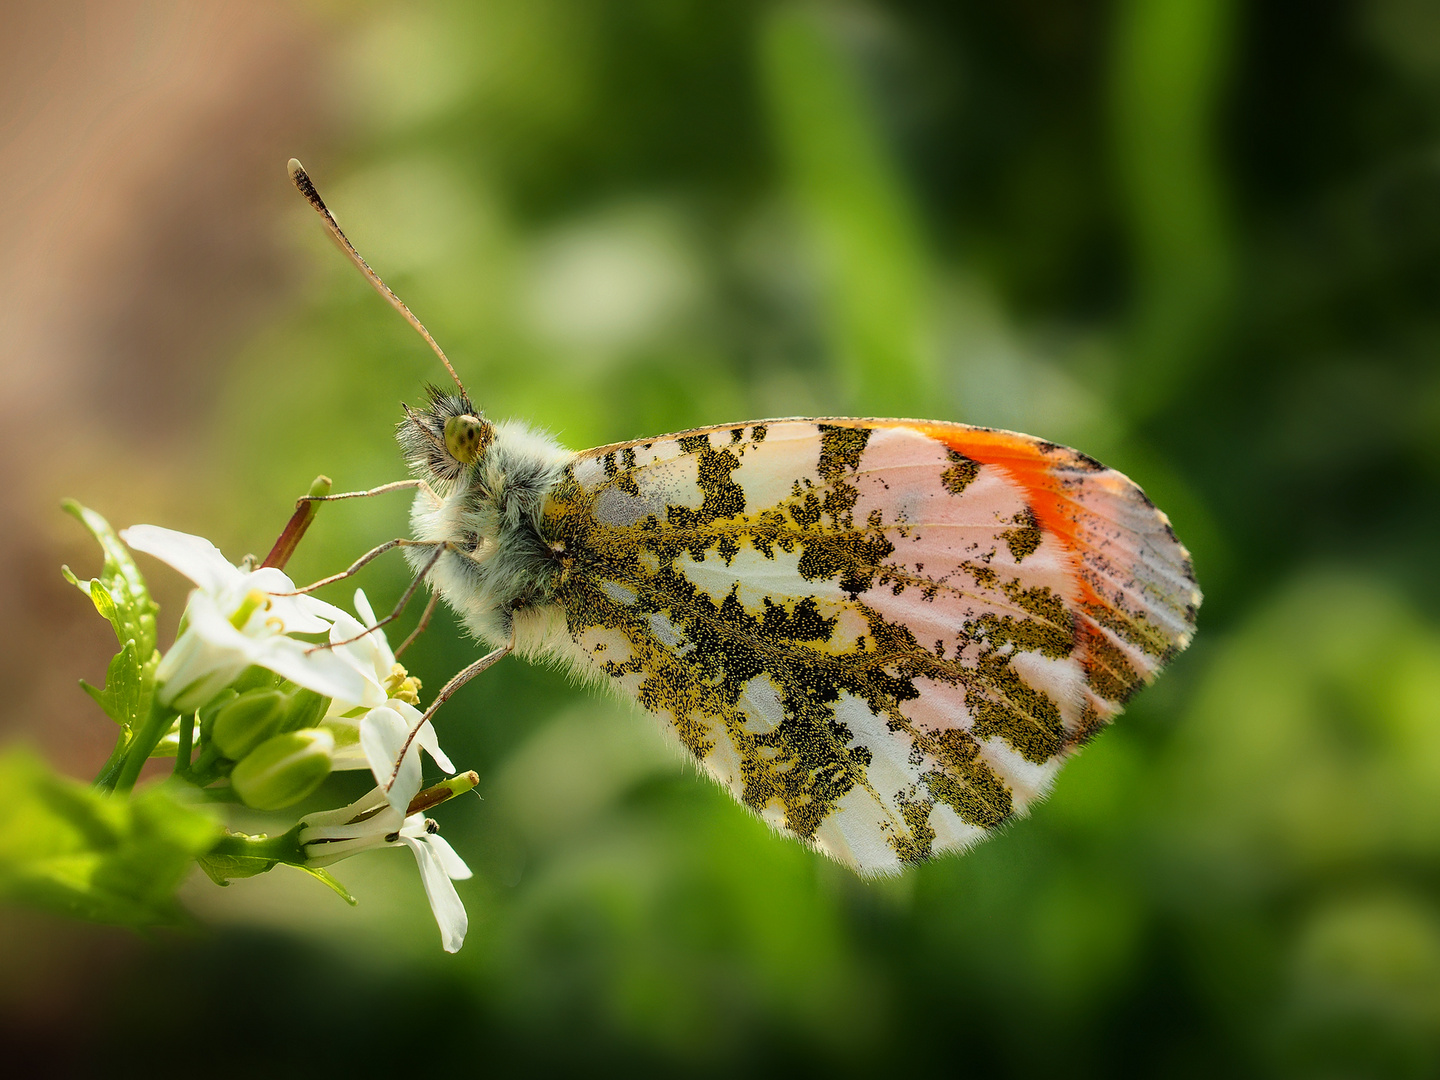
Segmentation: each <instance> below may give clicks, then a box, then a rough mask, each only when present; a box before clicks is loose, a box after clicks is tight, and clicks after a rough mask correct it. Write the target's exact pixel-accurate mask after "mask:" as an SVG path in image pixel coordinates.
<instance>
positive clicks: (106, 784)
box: [95, 728, 134, 791]
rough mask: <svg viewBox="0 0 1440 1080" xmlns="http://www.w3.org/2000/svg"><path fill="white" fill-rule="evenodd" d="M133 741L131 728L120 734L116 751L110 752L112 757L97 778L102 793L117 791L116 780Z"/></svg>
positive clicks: (116, 741) (96, 781) (97, 785)
mask: <svg viewBox="0 0 1440 1080" xmlns="http://www.w3.org/2000/svg"><path fill="white" fill-rule="evenodd" d="M133 741H134V739H133V737H132V736H131V734H130V729H129V728H125V729H124V730H122V731H121V732H120V737H119V738H118V739H116V740H115V749H114V750H111V751H110V757H109V758H108V759H107V760H106V762H105V764H104V766H102V767H101V769H100V774H99V775H98V776H96V777H95V786H96V787H97V788H99V789H100V790H101V791H113V790H115V780H116V778H117V777H118V776H119V775H120V768H121V766H122V765H124V763H125V752H126V751H127V750H129V749H130V744H131V742H133Z"/></svg>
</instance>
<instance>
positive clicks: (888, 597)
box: [290, 159, 1200, 875]
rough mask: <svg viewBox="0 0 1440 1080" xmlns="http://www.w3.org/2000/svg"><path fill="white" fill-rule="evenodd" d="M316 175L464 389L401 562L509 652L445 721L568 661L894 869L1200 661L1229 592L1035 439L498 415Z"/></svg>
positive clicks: (1001, 819)
mask: <svg viewBox="0 0 1440 1080" xmlns="http://www.w3.org/2000/svg"><path fill="white" fill-rule="evenodd" d="M290 172H291V176H292V178H293V179H294V181H295V183H296V185H297V186H298V187H299V188H300V190H301V191H302V193H304V194H305V196H306V198H307V199H309V201H310V202H311V204H312V205H313V206H314V207H315V209H316V210H318V211H319V212H320V213H321V215H322V216H323V217H324V219H325V221H326V225H327V227H328V228H329V229H330V232H331V235H332V236H333V237H334V238H335V239H336V240H337V242H339V243H340V245H341V247H342V248H343V249H344V250H345V251H346V253H347V254H348V255H349V256H350V257H351V259H352V260H353V261H354V262H355V263H356V265H357V266H359V267H360V268H361V269H362V271H363V272H364V273H365V274H366V276H367V277H368V278H369V279H370V281H371V283H372V284H373V285H375V287H376V288H377V289H379V290H380V292H381V293H382V295H384V296H385V297H386V299H387V300H389V301H390V303H392V304H393V305H394V306H395V307H396V308H397V309H398V310H399V311H400V312H401V313H402V314H403V315H404V316H405V317H406V318H407V319H408V320H409V321H410V322H411V323H412V325H414V326H415V327H416V328H417V329H418V330H419V331H420V332H421V333H422V334H423V336H424V337H425V339H426V340H427V341H428V342H430V344H431V347H432V348H434V349H435V351H436V353H437V354H438V355H439V356H440V358H441V360H442V361H443V362H444V364H445V367H446V369H447V370H448V371H449V372H450V374H451V376H452V377H453V378H454V380H455V383H456V390H455V391H454V392H451V391H442V390H438V389H432V390H431V394H430V401H429V404H428V406H427V407H426V408H424V409H420V410H410V409H407V410H406V417H405V419H404V421H402V422H401V424H400V427H399V433H398V434H399V440H400V443H401V446H402V447H403V449H404V454H405V458H406V461H407V463H408V464H409V466H410V469H411V472H412V475H413V476H414V479H413V480H411V481H403V482H401V483H400V484H393V485H386V487H385V489H384V490H390V489H393V488H395V487H401V486H405V487H413V488H416V489H417V492H416V497H415V502H414V505H413V507H412V510H411V523H412V526H413V529H414V533H415V536H414V538H413V539H409V540H404V541H394V542H392V543H391V544H389V545H384V546H383V547H384V548H389V547H394V546H402V547H404V548H405V551H406V555H407V558H408V559H409V560H410V562H411V565H412V566H413V567H414V569H415V570H416V572H417V581H418V580H419V579H423V580H424V581H426V582H427V583H428V584H429V585H430V587H431V588H432V589H433V590H434V592H435V594H436V595H437V596H439V597H441V598H443V599H444V600H445V602H446V603H447V604H449V605H450V607H452V608H453V609H454V610H455V611H456V612H457V613H458V614H459V615H460V617H461V618H462V619H463V620H464V621H465V624H466V626H467V627H468V628H469V629H470V631H471V632H473V633H474V634H475V635H476V636H477V637H478V638H480V639H481V640H483V641H485V642H487V643H489V644H490V645H491V646H493V647H494V649H493V651H492V652H490V653H487V654H486V655H485V656H482V657H481V658H480V659H479V660H477V661H476V662H475V663H474V664H471V665H470V667H468V668H466V669H465V670H464V671H462V672H461V673H460V674H459V675H457V676H456V677H455V679H453V680H451V683H450V684H449V685H447V686H446V688H445V689H444V690H442V691H441V692H440V694H439V695H438V696H437V698H436V701H435V703H434V704H433V705H432V706H431V708H430V710H429V711H428V712H427V714H426V716H427V717H428V716H430V715H432V714H433V713H434V711H435V709H437V708H438V707H439V705H440V704H441V703H443V702H444V700H446V699H447V698H448V697H449V696H450V695H451V694H452V693H453V692H454V690H455V689H456V688H457V687H458V686H459V685H462V684H463V682H464V681H466V680H467V679H468V678H471V677H473V676H474V675H475V674H478V673H479V672H480V671H482V670H484V669H485V668H486V667H488V666H490V664H492V663H494V662H495V661H496V660H498V659H500V658H501V657H503V656H504V655H506V654H508V653H509V652H512V651H514V652H517V653H519V654H520V655H522V656H526V657H529V658H532V659H537V660H550V661H553V662H557V663H559V664H561V665H563V666H564V667H566V668H567V669H569V670H570V671H572V672H574V673H576V674H577V675H578V676H580V677H581V678H582V679H584V680H586V681H588V682H590V683H594V684H599V685H605V686H608V687H610V688H612V689H613V690H614V691H615V692H617V693H619V694H620V695H622V696H623V697H626V698H628V699H630V700H632V701H635V702H637V703H638V704H639V705H640V706H641V707H642V708H644V709H645V710H646V711H648V712H650V713H652V714H653V715H654V716H656V717H657V718H658V719H659V720H660V721H661V724H662V726H663V727H664V728H666V729H667V730H668V731H669V732H670V733H671V734H672V735H673V736H674V737H675V738H677V739H678V740H679V741H680V743H681V744H682V745H683V746H684V747H685V748H686V749H687V750H688V751H689V752H690V753H691V754H693V755H694V757H695V759H696V760H697V761H698V762H699V763H700V764H701V765H702V766H703V767H704V769H705V770H706V771H707V772H708V773H709V774H710V775H711V776H713V777H714V778H715V779H716V780H717V781H719V783H720V784H722V785H723V786H724V787H725V788H726V789H728V790H729V791H730V793H731V794H732V795H734V796H735V798H736V799H738V800H739V801H740V802H742V803H743V804H744V805H746V806H747V807H749V808H750V809H751V810H753V811H755V812H756V813H757V814H759V815H760V816H761V817H762V818H764V820H765V821H767V822H769V823H770V824H771V825H772V826H773V827H774V828H776V829H777V830H779V831H781V832H783V833H786V834H787V835H790V836H794V837H797V838H799V839H800V840H802V841H804V842H805V843H807V844H809V845H810V846H812V847H813V848H815V849H816V850H818V851H822V852H824V853H825V854H826V855H829V856H830V857H831V858H834V859H836V860H838V861H839V862H842V863H844V864H845V865H847V866H849V867H851V868H852V869H854V870H856V871H857V872H859V873H860V874H863V875H876V874H887V873H893V872H896V871H899V870H901V869H903V868H904V867H905V866H907V865H909V864H912V863H916V862H919V861H922V860H924V859H927V858H929V857H931V856H932V855H938V854H942V853H945V852H951V851H959V850H962V849H964V848H966V847H968V846H969V845H971V844H973V843H975V842H976V841H977V840H980V839H981V838H983V837H985V836H987V835H988V834H989V833H991V832H993V831H994V830H996V829H998V828H999V827H1000V826H1001V825H1003V824H1004V823H1005V822H1007V821H1009V820H1011V819H1012V818H1014V817H1016V816H1017V815H1020V814H1023V813H1025V811H1026V810H1027V808H1028V807H1029V806H1030V805H1031V804H1032V803H1033V802H1035V801H1036V800H1038V799H1040V798H1041V797H1042V796H1043V795H1044V794H1045V792H1046V791H1047V789H1048V788H1049V786H1050V784H1051V783H1052V782H1053V780H1054V778H1055V775H1056V773H1057V772H1058V771H1059V769H1060V766H1061V764H1062V763H1063V762H1064V761H1065V759H1066V758H1067V757H1068V756H1069V755H1070V754H1071V753H1073V752H1074V751H1075V750H1076V749H1077V748H1078V747H1079V746H1080V745H1082V744H1083V743H1084V742H1085V741H1086V740H1087V739H1089V738H1090V737H1091V736H1093V735H1094V734H1095V733H1096V732H1098V731H1099V730H1100V728H1101V727H1103V726H1104V725H1105V724H1106V723H1107V722H1108V721H1109V720H1110V719H1111V718H1112V717H1114V716H1115V715H1116V714H1118V713H1119V712H1120V710H1121V708H1122V706H1123V705H1124V703H1125V702H1126V701H1127V700H1128V699H1129V697H1130V696H1131V695H1132V694H1133V693H1134V692H1135V691H1136V690H1137V689H1138V688H1139V687H1140V686H1142V685H1144V684H1145V683H1148V682H1149V681H1150V680H1151V679H1153V678H1154V677H1155V675H1156V673H1157V672H1158V671H1159V670H1160V668H1161V667H1162V666H1164V664H1165V663H1166V662H1167V661H1168V660H1169V659H1170V658H1171V657H1173V656H1174V655H1175V654H1176V653H1178V652H1179V651H1180V650H1181V649H1184V648H1185V647H1186V645H1188V644H1189V642H1190V638H1191V636H1192V634H1193V633H1194V629H1195V614H1196V609H1197V608H1198V606H1199V604H1200V591H1199V589H1198V588H1197V587H1196V584H1195V576H1194V572H1193V568H1192V566H1191V561H1190V556H1189V554H1188V553H1187V552H1186V550H1185V548H1184V546H1183V545H1182V544H1181V543H1180V541H1179V540H1178V539H1177V538H1176V536H1175V533H1174V531H1173V530H1172V529H1171V527H1170V522H1169V520H1168V519H1167V518H1166V516H1165V515H1164V514H1163V513H1162V512H1161V511H1160V510H1158V509H1157V508H1156V507H1155V505H1154V504H1153V503H1151V501H1150V500H1149V499H1148V498H1146V496H1145V494H1144V492H1142V491H1141V490H1140V488H1139V487H1137V486H1136V485H1135V484H1134V483H1132V482H1131V481H1130V480H1129V479H1127V478H1126V477H1125V476H1123V475H1121V474H1120V473H1118V472H1116V471H1115V470H1113V469H1107V468H1106V467H1104V466H1103V465H1101V464H1100V463H1099V462H1097V461H1095V460H1094V459H1093V458H1090V457H1087V456H1085V455H1084V454H1081V453H1079V452H1077V451H1075V450H1070V449H1067V448H1065V447H1063V446H1057V445H1055V444H1054V443H1049V442H1045V441H1044V440H1041V439H1036V438H1032V437H1031V436H1029V435H1019V434H1016V433H1014V432H1009V431H998V430H994V429H991V428H981V427H970V426H967V425H964V424H952V423H945V422H941V421H931V420H884V419H842V418H826V419H815V418H792V419H783V420H763V421H746V422H745V423H739V424H726V425H721V426H717V427H709V428H698V429H696V430H693V431H686V432H680V433H678V434H674V435H662V436H658V437H656V438H653V439H643V440H639V441H636V442H627V443H619V444H616V445H614V446H603V447H599V448H598V449H594V450H585V451H582V452H580V453H575V452H573V451H570V450H567V449H565V448H563V447H561V446H560V445H559V444H557V443H556V442H554V441H553V440H552V439H550V438H549V437H548V436H545V435H542V434H539V433H537V432H535V431H534V430H532V429H531V428H529V427H528V426H526V425H525V424H523V423H519V422H515V421H505V422H500V423H492V422H491V421H489V420H487V419H485V417H484V415H483V413H482V412H481V411H480V409H478V408H477V407H476V406H475V405H474V404H473V403H472V402H471V400H470V398H469V396H468V395H467V394H466V392H465V389H464V387H463V386H462V385H461V384H460V380H459V377H458V376H457V375H456V374H455V370H454V368H453V367H452V366H451V365H450V362H449V360H448V359H446V358H445V355H444V353H443V352H442V351H441V350H440V348H439V346H438V345H436V344H435V342H434V339H433V338H431V336H430V335H429V333H428V332H426V331H425V329H424V327H423V326H421V325H420V323H419V320H417V319H416V318H415V317H414V315H413V314H411V312H410V310H409V308H407V307H406V306H405V305H404V304H403V303H402V302H401V301H400V300H399V298H398V297H396V296H395V295H394V293H392V292H390V290H389V289H388V288H386V287H385V285H384V283H383V282H381V281H380V279H379V278H378V277H377V276H376V275H375V273H374V271H372V270H371V269H370V267H369V266H368V265H366V263H365V261H364V260H363V259H362V258H361V257H360V256H359V254H358V253H357V252H356V251H355V249H354V248H353V247H352V246H351V245H350V243H349V241H348V240H346V239H345V236H344V233H343V232H341V230H340V228H339V226H338V224H336V223H335V220H334V218H333V217H332V216H331V215H330V212H329V211H328V210H327V209H326V207H325V204H324V202H323V201H322V200H321V199H320V196H319V195H318V194H317V193H316V191H315V188H314V185H313V184H312V183H311V182H310V179H309V177H308V176H307V175H306V174H305V172H304V170H303V168H302V167H301V166H300V163H299V162H298V161H294V160H293V159H292V161H291V162H290ZM377 490H381V489H377ZM354 494H364V493H354ZM330 497H331V498H337V497H345V496H330ZM376 550H377V552H378V551H379V550H381V549H376ZM372 554H373V553H372ZM363 561H365V560H362V562H363ZM358 565H359V564H357V566H358ZM353 569H354V568H352V570H353ZM408 595H409V594H408V593H407V596H408ZM432 603H433V598H432Z"/></svg>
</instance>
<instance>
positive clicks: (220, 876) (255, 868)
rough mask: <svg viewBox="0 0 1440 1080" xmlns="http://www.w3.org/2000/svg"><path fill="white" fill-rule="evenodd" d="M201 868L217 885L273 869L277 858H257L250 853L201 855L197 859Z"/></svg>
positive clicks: (227, 883)
mask: <svg viewBox="0 0 1440 1080" xmlns="http://www.w3.org/2000/svg"><path fill="white" fill-rule="evenodd" d="M197 861H198V862H199V863H200V869H202V870H204V871H205V873H206V874H207V875H209V877H210V880H211V881H213V882H215V884H216V885H229V884H230V882H231V881H233V880H234V879H235V878H246V877H254V876H255V875H256V874H264V873H266V872H268V871H270V870H273V869H274V868H275V866H276V860H275V859H256V858H251V857H250V856H248V855H218V854H215V853H213V852H212V853H211V854H209V855H201V856H200V858H199V859H198V860H197Z"/></svg>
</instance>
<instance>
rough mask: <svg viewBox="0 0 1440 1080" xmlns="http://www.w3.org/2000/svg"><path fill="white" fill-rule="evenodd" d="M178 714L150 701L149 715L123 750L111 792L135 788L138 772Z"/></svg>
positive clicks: (157, 702) (156, 702) (138, 776)
mask: <svg viewBox="0 0 1440 1080" xmlns="http://www.w3.org/2000/svg"><path fill="white" fill-rule="evenodd" d="M179 715H180V714H179V713H177V712H176V711H175V710H174V709H171V708H167V707H166V706H164V705H161V704H160V702H159V701H158V700H157V701H152V702H151V704H150V715H149V716H147V717H146V718H145V720H144V722H142V723H141V725H140V727H139V729H138V730H136V732H135V736H134V738H132V739H131V740H130V745H129V747H127V748H126V750H125V763H124V765H122V766H121V768H120V775H119V776H118V777H117V778H116V780H115V785H114V787H113V788H112V789H111V790H113V791H119V792H128V791H129V790H130V789H131V788H133V787H134V786H135V781H136V780H138V779H139V778H140V770H141V769H143V768H144V767H145V762H146V761H148V760H149V758H150V754H151V753H152V752H153V751H154V749H155V747H156V746H158V745H159V744H160V740H161V739H163V738H164V737H165V733H166V732H167V731H169V730H170V725H171V724H173V723H174V722H175V718H176V717H177V716H179Z"/></svg>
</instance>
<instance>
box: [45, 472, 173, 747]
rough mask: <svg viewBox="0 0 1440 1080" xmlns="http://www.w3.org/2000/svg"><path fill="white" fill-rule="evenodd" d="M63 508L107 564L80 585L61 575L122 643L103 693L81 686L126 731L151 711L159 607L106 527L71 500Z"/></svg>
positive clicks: (73, 578)
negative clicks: (94, 543) (93, 541)
mask: <svg viewBox="0 0 1440 1080" xmlns="http://www.w3.org/2000/svg"><path fill="white" fill-rule="evenodd" d="M62 505H63V506H64V508H65V510H66V511H67V512H68V513H70V514H73V515H74V516H75V517H76V518H78V519H79V521H80V522H81V524H83V525H84V526H85V527H86V528H87V529H89V530H90V534H91V535H92V536H94V537H95V539H96V540H98V541H99V542H100V547H101V550H102V551H103V552H104V556H105V562H104V565H103V566H102V568H101V571H100V576H99V577H98V578H91V579H90V580H89V581H88V582H84V581H81V580H80V579H79V578H78V577H76V576H75V574H74V573H73V572H72V571H71V570H70V568H69V567H68V566H66V567H62V568H61V573H63V574H64V575H65V580H66V581H68V582H70V583H71V584H72V585H74V586H75V587H76V588H78V589H79V590H80V591H81V592H83V593H85V595H87V596H88V597H90V601H91V603H93V604H94V605H95V610H96V611H98V612H99V613H100V614H101V615H103V616H104V617H105V618H106V619H108V620H109V622H110V625H111V626H112V627H114V629H115V637H116V639H117V640H118V641H119V642H120V651H119V652H118V653H117V654H116V655H115V658H114V659H112V660H111V661H110V666H109V668H108V670H107V671H106V673H105V689H104V690H98V689H96V688H95V687H93V686H90V685H89V684H87V683H84V682H82V683H81V684H80V686H81V688H82V689H84V691H85V692H86V693H87V694H89V695H90V696H91V697H92V698H94V699H95V702H96V704H98V705H99V706H100V708H102V709H104V710H105V715H106V716H108V717H110V719H112V720H114V721H115V722H116V723H117V724H119V725H121V727H123V728H125V729H127V730H129V729H131V728H133V727H134V726H135V725H136V724H137V723H139V721H140V720H142V719H143V718H144V717H145V716H146V715H147V714H148V713H149V711H150V697H151V694H152V693H153V691H154V685H155V668H156V667H157V665H159V663H160V654H159V652H157V651H156V648H155V643H156V632H155V612H156V611H157V610H158V607H157V605H156V604H155V602H154V601H153V600H152V599H151V598H150V590H149V589H148V588H147V587H146V585H145V579H144V578H143V577H142V576H141V574H140V570H139V568H138V567H137V566H136V565H135V561H134V560H133V559H132V558H131V557H130V552H129V551H128V550H127V549H126V547H125V545H124V544H122V543H121V542H120V538H119V537H118V536H116V535H115V531H114V530H113V529H111V528H110V525H109V523H108V522H106V520H105V519H104V518H102V517H101V516H100V515H99V514H97V513H95V512H94V511H93V510H87V509H86V508H85V507H83V506H81V505H80V504H79V503H77V502H74V501H72V500H67V501H66V502H65V503H63V504H62Z"/></svg>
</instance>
